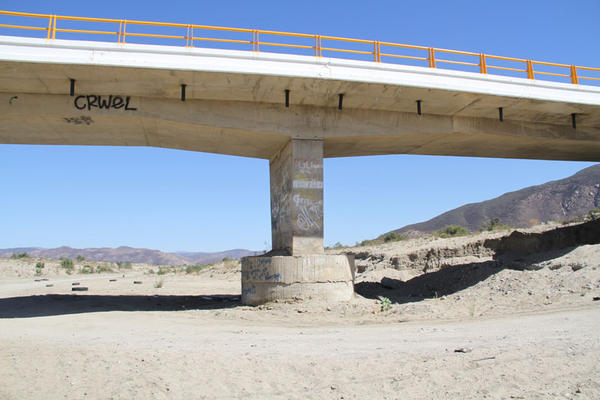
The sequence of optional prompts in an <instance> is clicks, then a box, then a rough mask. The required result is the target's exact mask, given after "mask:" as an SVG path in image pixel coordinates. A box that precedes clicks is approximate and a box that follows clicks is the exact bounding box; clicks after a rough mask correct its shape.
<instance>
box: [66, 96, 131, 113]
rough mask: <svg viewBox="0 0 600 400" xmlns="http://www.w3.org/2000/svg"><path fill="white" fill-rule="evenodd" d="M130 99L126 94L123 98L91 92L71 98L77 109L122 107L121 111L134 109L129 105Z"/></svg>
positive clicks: (116, 108) (114, 108)
mask: <svg viewBox="0 0 600 400" xmlns="http://www.w3.org/2000/svg"><path fill="white" fill-rule="evenodd" d="M130 101H131V96H126V97H125V98H123V97H122V96H113V95H112V94H111V95H110V96H108V97H107V96H100V95H94V94H91V95H87V96H77V97H75V99H74V100H73V105H74V106H75V108H76V109H78V110H85V109H87V110H88V111H89V110H91V109H92V108H99V109H105V110H109V109H113V110H120V109H123V111H136V110H137V108H135V107H130V105H129V103H130Z"/></svg>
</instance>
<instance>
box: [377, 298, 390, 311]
mask: <svg viewBox="0 0 600 400" xmlns="http://www.w3.org/2000/svg"><path fill="white" fill-rule="evenodd" d="M377 298H378V299H379V306H380V307H379V312H386V311H390V309H391V308H392V301H391V300H390V299H389V298H387V297H383V296H377Z"/></svg>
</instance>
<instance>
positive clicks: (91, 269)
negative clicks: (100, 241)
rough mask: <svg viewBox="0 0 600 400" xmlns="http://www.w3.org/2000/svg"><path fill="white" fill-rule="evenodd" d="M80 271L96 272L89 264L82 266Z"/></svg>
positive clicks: (86, 272)
mask: <svg viewBox="0 0 600 400" xmlns="http://www.w3.org/2000/svg"><path fill="white" fill-rule="evenodd" d="M80 272H81V273H82V274H91V273H92V272H94V268H92V267H90V266H89V265H84V266H83V267H81V270H80Z"/></svg>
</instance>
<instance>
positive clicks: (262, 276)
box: [242, 267, 281, 281]
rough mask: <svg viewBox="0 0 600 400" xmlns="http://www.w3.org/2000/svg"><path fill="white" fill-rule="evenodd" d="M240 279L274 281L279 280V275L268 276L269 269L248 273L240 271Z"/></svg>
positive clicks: (256, 269)
mask: <svg viewBox="0 0 600 400" xmlns="http://www.w3.org/2000/svg"><path fill="white" fill-rule="evenodd" d="M242 278H243V279H244V280H253V281H274V280H277V279H279V278H281V274H279V273H275V274H269V269H268V268H267V267H264V268H263V269H262V270H261V269H260V268H254V269H253V270H250V271H242Z"/></svg>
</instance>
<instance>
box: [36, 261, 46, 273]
mask: <svg viewBox="0 0 600 400" xmlns="http://www.w3.org/2000/svg"><path fill="white" fill-rule="evenodd" d="M44 267H45V265H44V263H43V262H41V261H40V262H38V263H37V264H35V274H36V275H41V274H42V270H43V269H44Z"/></svg>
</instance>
